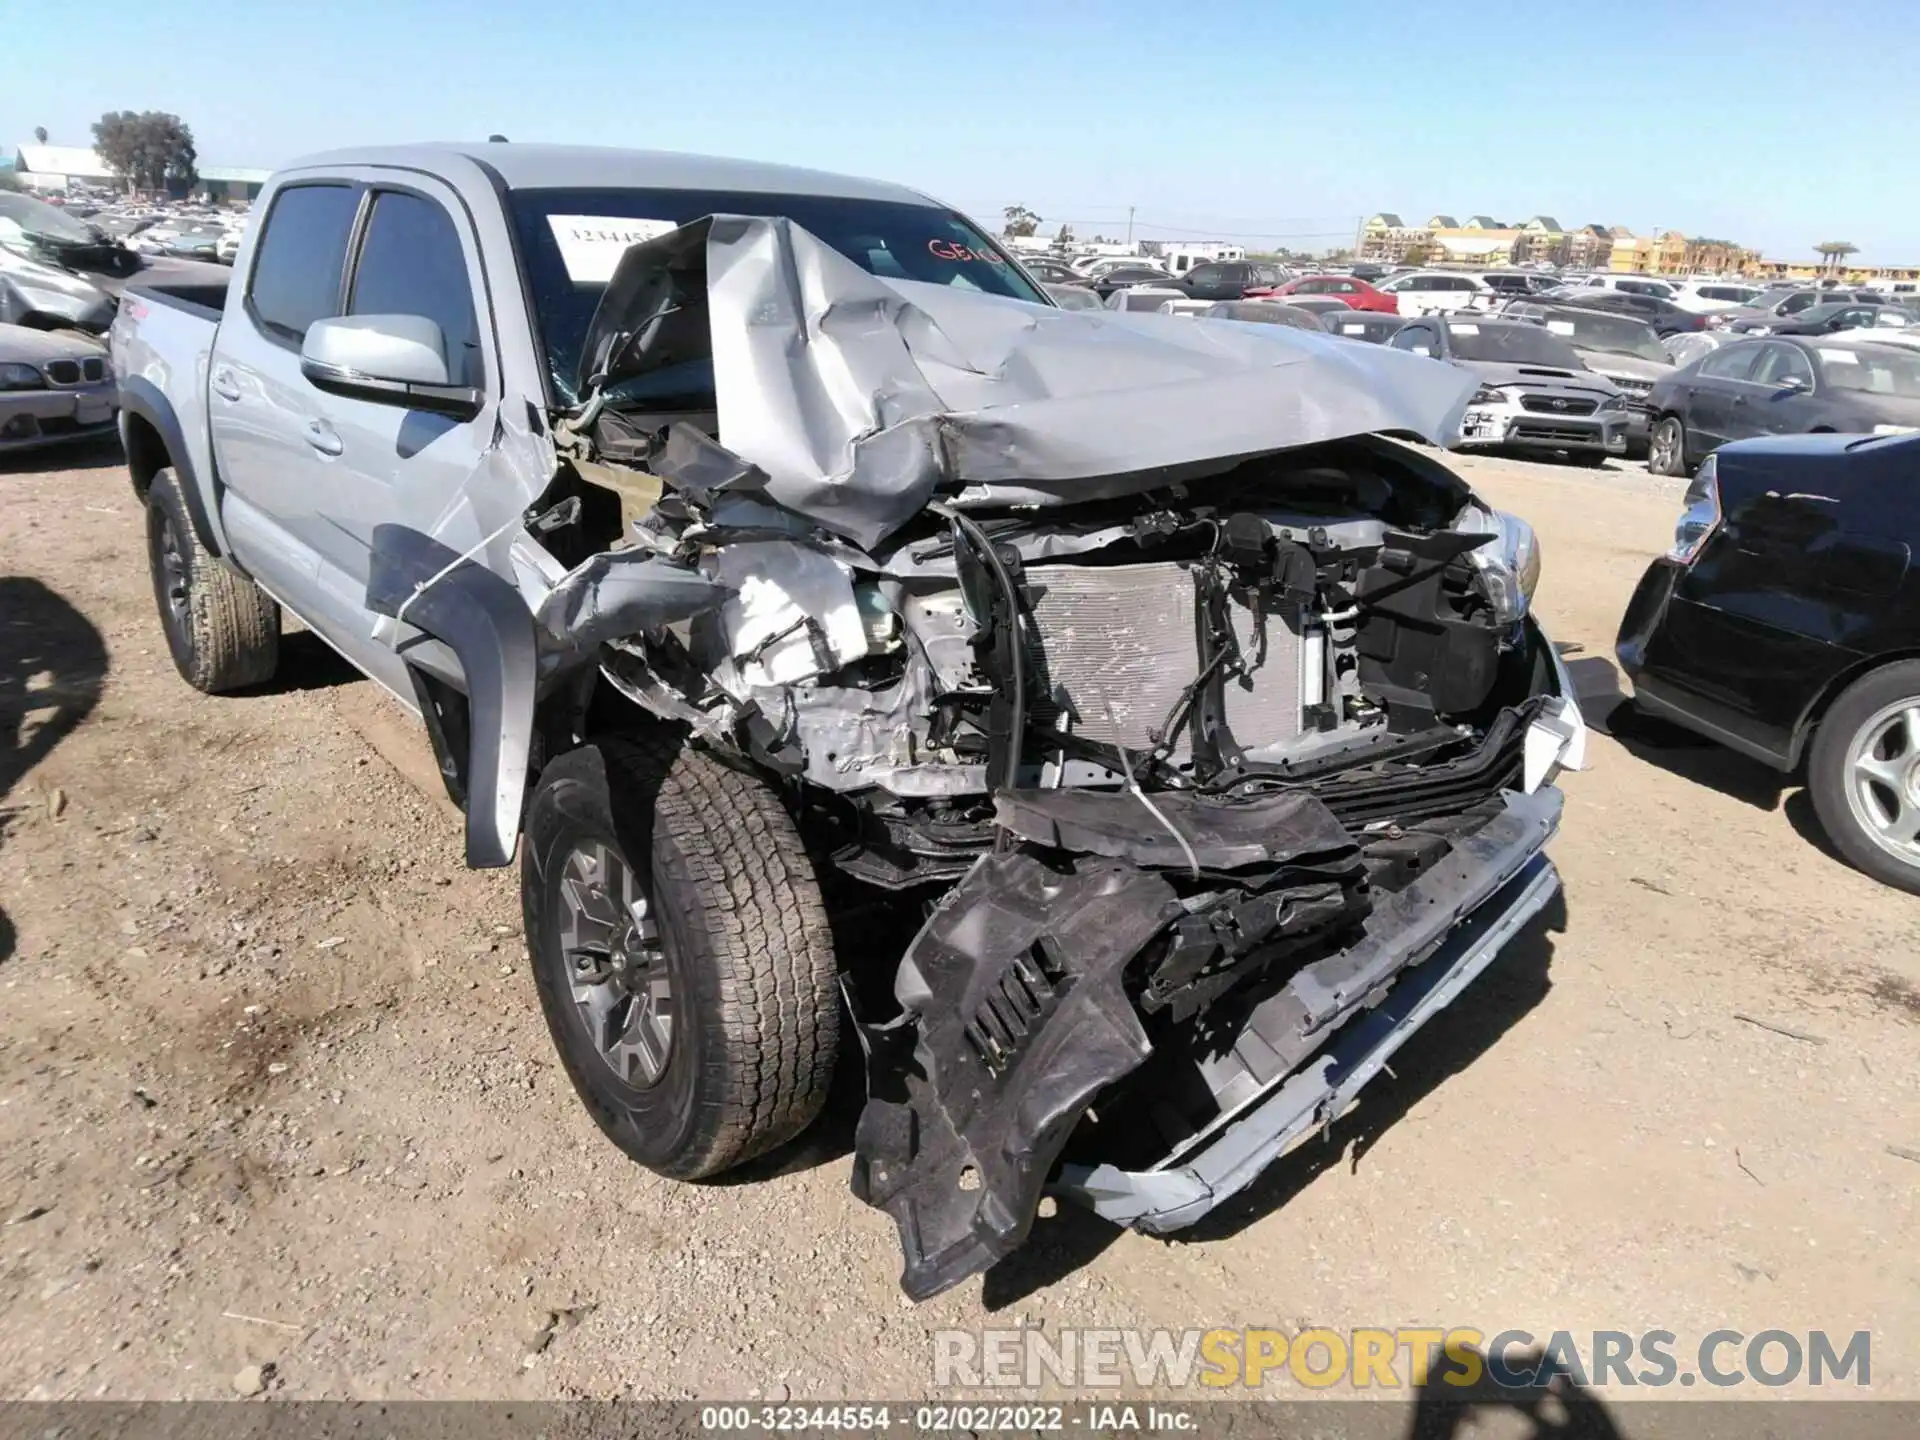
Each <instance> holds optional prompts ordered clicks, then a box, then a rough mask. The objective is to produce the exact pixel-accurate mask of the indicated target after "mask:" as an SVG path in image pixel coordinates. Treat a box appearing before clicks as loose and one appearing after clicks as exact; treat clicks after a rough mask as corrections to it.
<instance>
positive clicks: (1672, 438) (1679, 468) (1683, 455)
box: [1647, 415, 1687, 478]
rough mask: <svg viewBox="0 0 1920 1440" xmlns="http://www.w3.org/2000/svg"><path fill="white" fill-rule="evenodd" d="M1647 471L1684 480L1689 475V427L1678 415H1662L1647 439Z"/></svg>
mask: <svg viewBox="0 0 1920 1440" xmlns="http://www.w3.org/2000/svg"><path fill="white" fill-rule="evenodd" d="M1647 469H1649V470H1651V471H1652V472H1653V473H1654V474H1655V475H1673V476H1678V477H1682V478H1684V477H1685V475H1686V473H1687V427H1686V425H1685V424H1684V423H1683V422H1682V421H1681V419H1680V417H1679V416H1678V415H1662V416H1661V417H1660V418H1659V419H1658V420H1657V421H1655V422H1654V426H1653V433H1652V434H1651V435H1650V436H1649V437H1648V439H1647Z"/></svg>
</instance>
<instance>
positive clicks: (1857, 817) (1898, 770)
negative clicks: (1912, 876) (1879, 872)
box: [1845, 697, 1920, 867]
mask: <svg viewBox="0 0 1920 1440" xmlns="http://www.w3.org/2000/svg"><path fill="white" fill-rule="evenodd" d="M1845 773H1846V788H1847V808H1848V810H1849V811H1851V812H1852V815H1853V818H1854V821H1855V823H1857V824H1858V825H1859V827H1860V829H1861V831H1862V832H1863V833H1864V834H1865V835H1866V837H1867V838H1868V839H1869V840H1871V841H1872V842H1873V843H1874V844H1876V845H1878V846H1879V847H1880V848H1881V849H1882V850H1885V851H1886V852H1887V853H1888V854H1889V855H1891V856H1892V857H1893V858H1894V859H1895V860H1898V861H1899V862H1900V863H1901V864H1903V865H1911V866H1916V867H1920V697H1914V698H1912V699H1901V700H1896V701H1894V702H1893V703H1892V704H1891V705H1883V706H1881V707H1880V709H1878V710H1876V711H1875V712H1874V713H1873V714H1872V715H1871V716H1869V717H1868V718H1867V721H1866V723H1865V724H1863V725H1861V726H1860V727H1859V728H1858V729H1857V730H1855V731H1854V735H1853V740H1852V742H1851V743H1850V744H1849V745H1848V746H1847V758H1846V772H1845Z"/></svg>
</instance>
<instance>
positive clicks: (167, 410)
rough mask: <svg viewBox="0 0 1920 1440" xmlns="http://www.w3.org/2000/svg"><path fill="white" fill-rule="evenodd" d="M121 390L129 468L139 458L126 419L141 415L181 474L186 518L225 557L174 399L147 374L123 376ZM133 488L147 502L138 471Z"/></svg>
mask: <svg viewBox="0 0 1920 1440" xmlns="http://www.w3.org/2000/svg"><path fill="white" fill-rule="evenodd" d="M119 391H120V394H119V399H120V448H121V449H123V450H124V451H126V454H127V460H128V462H129V468H130V469H131V466H132V464H133V463H134V462H135V461H136V455H135V447H134V444H133V441H132V437H131V436H130V435H129V434H128V426H127V422H128V420H130V419H133V418H135V417H138V418H139V419H141V420H144V421H146V423H147V424H149V425H151V426H152V427H153V428H154V430H155V431H156V432H157V433H158V434H159V436H160V443H161V444H162V445H164V446H165V447H166V451H167V454H166V463H167V464H168V465H170V466H172V467H173V469H174V470H175V471H176V472H177V473H178V474H179V476H180V482H181V483H180V488H181V490H182V491H183V492H184V493H185V495H186V500H187V518H188V519H189V520H191V521H192V522H193V533H194V534H195V536H197V537H198V538H199V541H200V543H201V544H202V545H204V546H206V547H207V549H208V550H209V551H210V552H211V553H213V554H214V555H219V556H222V557H224V555H225V547H224V546H223V545H222V544H221V543H220V541H221V539H222V536H221V534H220V531H219V530H218V528H217V527H215V525H214V523H213V517H212V516H210V515H209V514H208V513H207V504H206V491H204V490H203V489H202V488H201V486H200V477H199V476H198V475H197V474H195V473H194V469H193V459H192V452H191V451H189V450H188V449H187V436H186V432H185V431H184V430H183V429H182V428H181V426H180V417H179V416H178V415H176V414H174V411H173V402H172V401H171V400H169V399H167V397H166V394H165V392H164V391H162V390H161V389H160V387H159V386H158V385H155V384H154V383H153V382H152V381H151V380H149V379H147V378H146V377H145V376H144V375H127V376H123V377H122V378H121V381H120V386H119ZM148 478H149V479H151V478H152V477H151V476H149V477H148ZM133 489H134V493H135V494H136V495H138V496H139V497H140V499H141V502H142V503H143V504H144V503H145V501H146V498H147V497H146V487H145V486H144V485H143V484H142V483H141V481H140V478H139V476H138V474H137V473H136V474H135V475H134V481H133Z"/></svg>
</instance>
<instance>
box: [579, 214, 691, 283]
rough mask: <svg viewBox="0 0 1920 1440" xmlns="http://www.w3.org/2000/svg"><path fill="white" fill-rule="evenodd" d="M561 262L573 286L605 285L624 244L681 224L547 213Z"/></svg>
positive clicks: (664, 221)
mask: <svg viewBox="0 0 1920 1440" xmlns="http://www.w3.org/2000/svg"><path fill="white" fill-rule="evenodd" d="M547 223H548V224H549V225H551V226H552V227H553V238H554V241H555V243H557V244H558V245H559V246H560V263H561V264H562V265H565V266H566V267H567V278H568V279H569V280H571V281H573V282H574V284H576V285H604V284H606V283H607V281H609V280H611V279H612V278H613V271H614V267H615V266H617V265H618V264H619V263H620V257H621V256H622V255H624V254H626V253H627V247H628V246H630V245H638V244H639V243H640V242H641V241H642V240H653V239H656V238H658V237H659V236H661V235H665V234H666V233H667V232H668V231H670V230H678V229H679V228H680V227H679V226H678V225H676V224H674V222H673V221H671V220H632V219H628V218H627V217H625V216H621V215H549V216H548V217H547Z"/></svg>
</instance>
